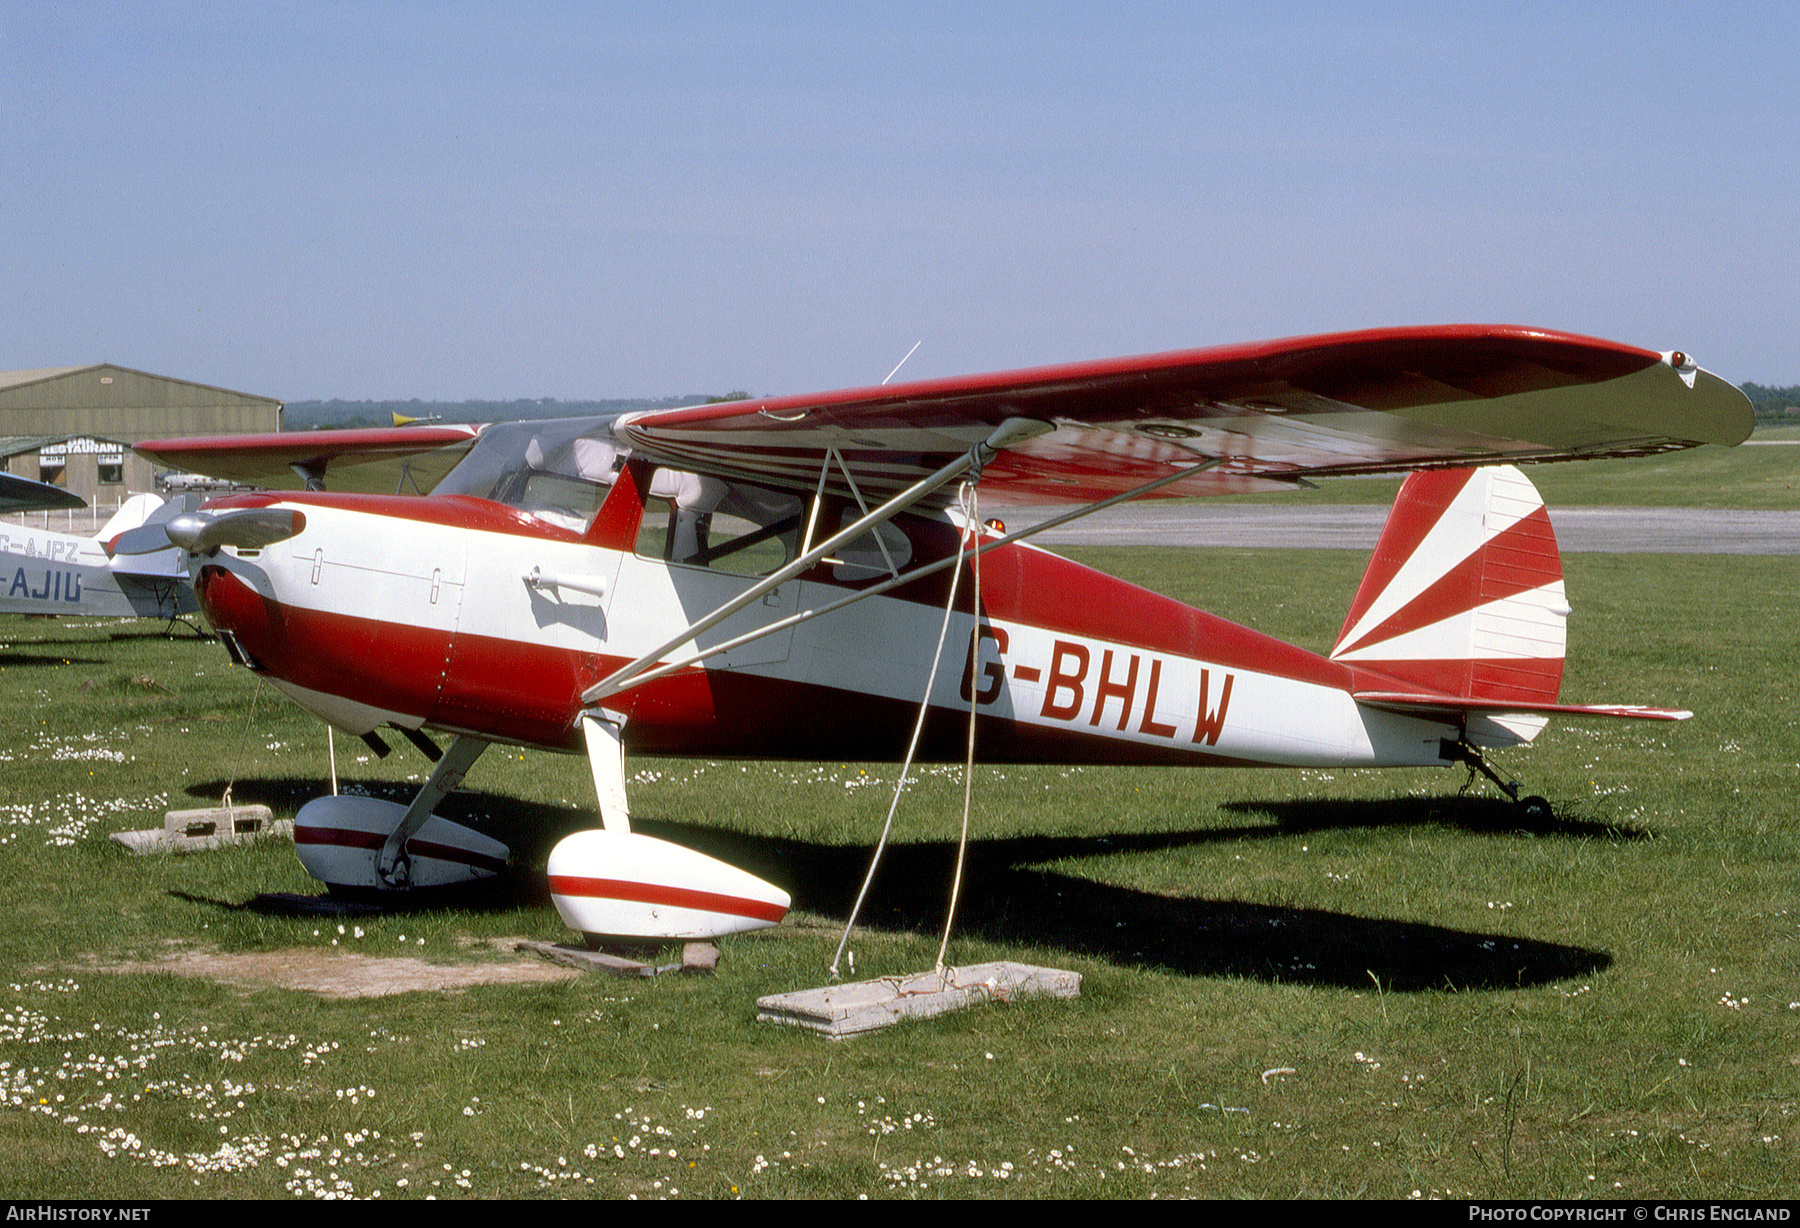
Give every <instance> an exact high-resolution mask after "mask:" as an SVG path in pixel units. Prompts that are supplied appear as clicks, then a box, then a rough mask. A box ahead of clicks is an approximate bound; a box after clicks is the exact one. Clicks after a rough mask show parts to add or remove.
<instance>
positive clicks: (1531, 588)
mask: <svg viewBox="0 0 1800 1228" xmlns="http://www.w3.org/2000/svg"><path fill="white" fill-rule="evenodd" d="M1568 614H1569V607H1568V601H1567V598H1566V597H1565V596H1564V594H1563V573H1562V558H1561V556H1560V555H1559V554H1558V553H1557V549H1556V534H1555V533H1554V532H1552V531H1551V528H1550V516H1549V513H1548V512H1547V511H1546V510H1545V507H1544V501H1543V499H1542V498H1541V497H1540V496H1539V495H1538V492H1537V488H1536V487H1534V486H1533V485H1532V484H1531V481H1530V479H1528V478H1526V476H1525V475H1524V474H1523V473H1520V472H1519V471H1518V470H1517V469H1515V468H1513V467H1511V466H1510V465H1509V466H1501V467H1495V468H1486V469H1454V470H1436V471H1430V472H1422V473H1415V474H1413V475H1412V476H1411V477H1409V478H1407V479H1406V484H1405V485H1403V486H1402V487H1401V488H1400V495H1399V497H1398V498H1397V499H1395V500H1394V507H1393V510H1392V511H1391V512H1390V513H1388V519H1387V524H1386V526H1385V527H1384V528H1383V529H1382V531H1381V538H1380V540H1379V541H1378V542H1377V543H1376V545H1375V555H1374V557H1373V558H1372V559H1370V561H1369V569H1368V571H1367V572H1366V573H1365V574H1364V576H1363V581H1362V585H1361V587H1360V588H1358V589H1357V592H1356V599H1355V600H1354V601H1353V602H1351V605H1350V613H1349V615H1348V616H1347V617H1346V618H1345V619H1344V628H1343V630H1342V631H1341V632H1340V633H1339V635H1338V642H1337V646H1336V647H1335V648H1333V649H1332V651H1331V659H1332V660H1334V661H1340V662H1342V663H1343V664H1345V665H1349V666H1351V667H1353V668H1354V669H1355V670H1356V671H1357V674H1358V675H1359V678H1360V677H1361V676H1362V675H1365V674H1366V675H1367V678H1366V680H1365V681H1362V682H1361V684H1360V685H1359V688H1358V689H1362V690H1371V691H1394V692H1414V693H1420V692H1423V693H1431V694H1435V695H1440V696H1445V697H1454V698H1459V699H1467V700H1473V701H1476V702H1477V703H1478V704H1479V705H1480V706H1482V707H1494V706H1497V705H1500V704H1504V703H1508V702H1511V703H1519V704H1522V705H1533V704H1539V705H1541V704H1551V703H1554V702H1555V700H1556V694H1557V691H1558V689H1559V688H1560V687H1561V685H1562V673H1563V653H1564V647H1565V644H1566V643H1567V629H1566V626H1565V620H1566V619H1567V617H1568ZM1540 723H1541V722H1540ZM1534 732H1535V731H1534Z"/></svg>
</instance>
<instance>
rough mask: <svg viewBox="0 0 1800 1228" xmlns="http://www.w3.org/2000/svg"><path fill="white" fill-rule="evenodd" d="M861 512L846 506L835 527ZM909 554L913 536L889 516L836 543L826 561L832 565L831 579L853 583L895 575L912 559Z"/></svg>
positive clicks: (845, 525)
mask: <svg viewBox="0 0 1800 1228" xmlns="http://www.w3.org/2000/svg"><path fill="white" fill-rule="evenodd" d="M861 515H862V512H861V511H859V510H858V509H857V508H854V507H846V508H845V509H844V511H843V514H842V515H841V516H839V517H838V526H837V527H838V529H839V530H840V531H841V530H844V529H847V528H849V527H850V526H851V525H853V524H855V523H856V521H857V519H858V518H859V517H860V516H861ZM912 555H913V545H912V539H911V538H910V537H908V536H907V535H906V534H905V533H904V532H903V531H901V529H900V526H899V525H897V524H895V523H894V522H893V521H892V520H888V521H884V522H883V523H881V524H878V525H876V526H875V527H874V528H872V529H868V530H865V531H864V532H863V533H862V535H861V536H858V537H853V538H851V539H850V540H849V541H847V542H845V543H844V544H843V545H841V546H839V547H838V548H837V551H836V552H835V553H834V554H833V555H832V556H831V558H829V559H827V560H826V562H827V563H828V564H830V566H831V578H832V579H833V580H838V581H841V582H843V583H845V584H856V583H860V582H862V581H865V580H885V579H887V578H888V577H889V576H893V575H898V574H899V573H900V572H902V571H905V570H906V565H907V564H908V563H910V562H912Z"/></svg>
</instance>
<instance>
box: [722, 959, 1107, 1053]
mask: <svg viewBox="0 0 1800 1228" xmlns="http://www.w3.org/2000/svg"><path fill="white" fill-rule="evenodd" d="M1080 996H1081V975H1080V974H1079V973H1076V972H1068V971H1065V970H1063V969H1061V968H1036V967H1033V966H1032V965H1030V964H1018V963H1013V962H1012V961H1010V960H999V961H996V962H994V963H988V964H970V965H969V966H967V967H964V968H945V969H944V973H943V977H942V978H941V979H940V978H939V976H938V974H937V973H936V972H920V973H916V974H914V975H912V976H897V977H895V976H891V977H883V978H881V979H880V980H876V981H856V982H853V983H851V984H848V985H827V986H825V987H824V988H822V989H802V990H796V991H795V992H793V993H781V994H771V995H769V996H768V997H766V998H758V999H757V1000H756V1017H757V1019H759V1020H761V1021H763V1022H766V1023H785V1024H788V1025H790V1026H792V1027H800V1028H811V1029H812V1030H813V1031H815V1032H823V1033H824V1034H825V1035H827V1036H831V1037H841V1036H854V1035H856V1034H857V1033H859V1032H872V1031H874V1030H875V1029H876V1028H885V1027H887V1026H889V1025H890V1024H895V1023H898V1022H900V1021H901V1020H902V1019H928V1018H930V1017H931V1016H933V1015H942V1014H945V1013H947V1012H949V1011H956V1010H963V1009H966V1008H968V1007H971V1006H976V1005H979V1004H981V1003H983V1002H1017V1001H1019V1000H1020V999H1023V998H1079V997H1080Z"/></svg>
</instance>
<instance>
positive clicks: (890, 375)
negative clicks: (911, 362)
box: [881, 337, 925, 384]
mask: <svg viewBox="0 0 1800 1228" xmlns="http://www.w3.org/2000/svg"><path fill="white" fill-rule="evenodd" d="M924 344H925V338H923V337H920V338H919V339H918V340H917V341H915V342H913V348H912V349H911V350H908V351H906V358H911V357H912V356H913V350H916V349H918V348H919V347H920V346H922V345H924ZM906 358H902V359H901V360H900V361H899V362H897V363H895V364H894V369H893V370H892V371H889V372H888V373H887V379H884V380H882V381H881V382H882V383H883V384H886V383H887V382H888V379H893V378H894V377H895V376H896V375H898V374H900V368H901V367H904V366H905V365H906Z"/></svg>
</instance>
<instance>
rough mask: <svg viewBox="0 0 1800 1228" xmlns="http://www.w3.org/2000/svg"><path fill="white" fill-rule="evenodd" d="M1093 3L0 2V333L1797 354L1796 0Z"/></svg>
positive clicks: (788, 359) (44, 348)
mask: <svg viewBox="0 0 1800 1228" xmlns="http://www.w3.org/2000/svg"><path fill="white" fill-rule="evenodd" d="M1101 8H1102V6H1099V5H1085V4H1084V5H1059V4H1051V3H1041V4H1031V5H1011V4H987V5H955V6H952V5H942V6H939V5H917V4H905V3H890V4H885V5H882V6H852V5H758V4H754V3H738V4H730V5H725V4H720V5H713V4H680V3H672V4H669V5H666V6H639V5H610V4H566V5H564V4H529V3H527V4H514V5H504V6H501V5H494V6H483V5H465V4H455V3H429V4H423V3H400V2H395V3H379V2H377V3H357V4H334V3H316V4H297V5H284V4H248V5H244V4H217V5H214V4H193V3H159V4H131V3H106V4H98V3H94V4H88V3H82V4H74V3H68V4H46V3H32V2H31V0H24V2H20V0H14V2H13V3H10V4H8V5H7V6H5V8H4V9H0V57H3V60H0V64H3V66H4V73H3V74H0V81H3V82H4V83H3V84H0V90H4V92H5V109H4V119H0V124H4V133H5V146H4V147H5V148H6V149H7V150H8V157H7V159H6V161H7V168H6V173H5V176H4V186H3V187H0V248H3V250H4V255H3V256H0V260H3V261H4V265H3V266H0V267H4V269H5V270H6V274H7V282H8V284H9V288H10V290H11V293H9V294H8V295H7V296H6V301H5V304H4V306H0V325H3V327H0V369H13V368H21V367H37V366H53V365H64V364H74V363H85V362H96V361H109V362H115V363H119V364H121V365H125V366H130V367H138V368H141V369H145V370H150V371H155V372H157V373H159V374H165V375H173V376H178V377H182V378H187V379H194V380H199V381H201V382H203V383H210V384H219V385H223V386H225V387H230V388H237V389H241V390H244V391H249V392H256V393H262V394H266V395H270V396H276V397H280V398H282V399H284V400H290V401H295V400H308V399H315V398H327V397H334V396H337V397H345V398H388V397H400V398H407V397H421V398H425V399H460V398H464V397H470V398H511V397H537V396H555V397H559V398H563V399H573V398H582V397H611V396H655V395H665V394H682V393H690V392H696V391H723V390H725V389H727V388H740V387H741V388H746V389H749V390H751V391H753V392H757V393H779V392H803V391H808V390H819V389H826V388H834V387H842V386H847V385H858V384H867V383H875V382H878V381H879V380H880V379H881V378H882V377H883V376H884V375H886V374H887V372H888V370H889V368H891V367H892V366H893V365H894V363H895V362H897V361H898V360H899V359H900V357H901V356H902V355H903V354H905V352H906V351H907V349H908V348H909V347H910V346H912V344H913V343H914V342H915V341H922V342H923V344H922V345H921V346H920V348H919V350H918V353H917V354H916V355H915V356H914V357H913V359H912V360H911V361H910V362H909V363H908V364H907V366H906V367H905V368H904V375H905V376H907V377H912V378H924V377H928V376H939V375H954V374H958V373H965V372H974V371H987V370H997V369H1002V368H1008V367H1018V366H1029V365H1035V364H1039V363H1046V362H1057V361H1063V360H1073V359H1080V358H1096V357H1105V356H1110V355H1118V354H1132V353H1144V352H1151V351H1156V350H1165V349H1174V348H1183V347H1188V346H1196V345H1210V344H1221V343H1228V342H1234V341H1250V340H1257V339H1261V338H1265V337H1276V336H1288V335H1294V334H1303V333H1313V332H1329V331H1337V330H1341V329H1352V328H1364V327H1372V326H1379V325H1390V324H1416V323H1444V322H1462V321H1491V322H1502V323H1517V324H1533V325H1542V326H1545V327H1551V328H1561V329H1567V330H1570V331H1574V332H1584V333H1592V334H1596V335H1599V336H1605V337H1611V338H1615V339H1617V340H1621V341H1627V342H1631V343H1634V344H1638V345H1643V346H1647V347H1650V348H1655V349H1669V348H1681V349H1685V350H1688V351H1689V352H1691V353H1693V354H1695V355H1696V356H1697V357H1698V358H1699V359H1700V361H1701V362H1702V363H1703V364H1704V365H1706V366H1708V367H1710V368H1712V369H1713V370H1716V371H1718V372H1719V373H1720V374H1722V375H1724V376H1726V377H1727V378H1729V379H1732V380H1735V381H1741V380H1755V381H1758V382H1762V383H1776V384H1785V383H1792V382H1796V381H1800V346H1797V345H1796V337H1797V336H1800V328H1797V325H1800V297H1797V296H1796V293H1795V287H1796V286H1797V285H1800V276H1797V274H1800V268H1797V264H1800V260H1797V258H1796V257H1797V246H1800V245H1797V244H1796V240H1795V230H1794V218H1795V214H1796V213H1797V212H1800V209H1796V205H1795V195H1796V189H1795V184H1796V178H1797V176H1796V157H1795V155H1796V153H1797V152H1800V148H1797V147H1800V139H1797V136H1800V102H1797V101H1796V98H1797V97H1800V92H1797V91H1796V87H1795V70H1796V67H1797V65H1800V37H1796V36H1797V35H1800V16H1796V15H1795V14H1797V13H1800V9H1796V8H1793V7H1791V6H1785V5H1778V4H1764V5H1744V6H1734V5H1730V4H1724V5H1718V4H1714V5H1707V6H1701V5H1691V6H1686V5H1682V6H1665V5H1655V4H1647V5H1646V4H1639V5H1620V6H1602V5H1584V4H1561V5H1529V4H1524V5H1521V4H1511V5H1494V6H1460V5H1445V4H1419V5H1380V4H1361V5H1343V6H1333V5H1300V4H1295V5H1282V4H1242V5H1235V4H1220V5H1207V4H1181V5H1134V4H1129V3H1126V4H1120V5H1118V6H1117V11H1109V12H1105V13H1104V14H1103V13H1102V12H1101ZM864 9H868V10H869V11H867V12H865V11H863V10H864Z"/></svg>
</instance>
